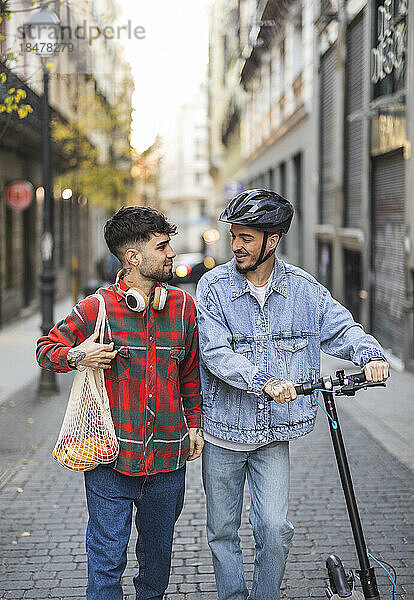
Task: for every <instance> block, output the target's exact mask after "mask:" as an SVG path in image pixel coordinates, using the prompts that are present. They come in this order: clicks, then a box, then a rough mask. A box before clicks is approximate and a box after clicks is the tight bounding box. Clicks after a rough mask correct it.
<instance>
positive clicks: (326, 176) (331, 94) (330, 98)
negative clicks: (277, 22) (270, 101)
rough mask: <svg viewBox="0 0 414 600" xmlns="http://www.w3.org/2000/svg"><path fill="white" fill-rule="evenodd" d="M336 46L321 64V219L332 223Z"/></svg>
mask: <svg viewBox="0 0 414 600" xmlns="http://www.w3.org/2000/svg"><path fill="white" fill-rule="evenodd" d="M335 63H336V46H332V48H330V49H329V50H328V51H327V52H326V53H325V54H324V55H323V56H322V57H321V64H320V86H321V87H320V136H321V137H320V187H319V218H320V222H321V223H330V222H331V217H332V213H333V202H334V198H333V187H334V186H333V178H332V171H333V165H334V160H335V153H334V141H335V131H334V117H335Z"/></svg>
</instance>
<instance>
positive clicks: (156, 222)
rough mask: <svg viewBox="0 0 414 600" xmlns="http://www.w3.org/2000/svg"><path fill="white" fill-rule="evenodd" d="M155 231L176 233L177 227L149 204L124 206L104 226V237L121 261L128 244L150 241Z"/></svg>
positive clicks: (168, 233)
mask: <svg viewBox="0 0 414 600" xmlns="http://www.w3.org/2000/svg"><path fill="white" fill-rule="evenodd" d="M154 233H166V234H167V235H170V236H171V235H175V234H176V233H177V227H176V226H175V225H173V224H172V223H169V222H168V221H167V219H166V218H165V216H164V215H163V214H162V213H160V212H158V210H155V208H150V207H149V206H122V208H120V209H119V210H118V211H117V212H116V213H115V214H114V215H113V216H112V217H111V218H110V219H108V221H107V222H106V223H105V227H104V237H105V241H106V243H107V246H108V248H109V250H110V251H111V252H112V254H114V255H115V256H116V257H117V258H119V260H120V261H121V263H122V262H123V258H124V257H123V256H122V250H123V249H124V248H125V247H126V246H132V245H134V244H142V242H148V240H150V239H151V236H152V235H153V234H154Z"/></svg>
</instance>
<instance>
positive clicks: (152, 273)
mask: <svg viewBox="0 0 414 600" xmlns="http://www.w3.org/2000/svg"><path fill="white" fill-rule="evenodd" d="M139 270H140V271H141V275H143V276H144V277H147V278H148V279H152V280H153V281H159V282H160V283H166V282H167V281H171V279H172V278H173V272H172V269H171V270H168V271H166V270H165V268H164V265H162V266H160V267H154V265H153V263H152V262H150V261H149V260H148V259H145V258H144V259H143V260H142V263H141V264H140V267H139Z"/></svg>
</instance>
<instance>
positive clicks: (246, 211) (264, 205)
mask: <svg viewBox="0 0 414 600" xmlns="http://www.w3.org/2000/svg"><path fill="white" fill-rule="evenodd" d="M293 213H294V209H293V206H292V205H291V203H290V202H289V201H288V200H286V199H285V198H283V197H282V196H280V195H279V194H277V193H276V192H272V191H271V190H263V189H254V190H246V191H245V192H242V193H241V194H238V195H237V196H236V197H235V198H233V200H230V202H229V203H228V205H227V207H226V208H225V209H224V210H223V212H222V213H221V215H220V216H219V221H223V222H224V223H234V225H245V226H246V227H252V228H253V229H258V230H259V231H263V241H262V248H261V251H260V255H259V258H258V259H257V261H256V263H255V264H254V265H253V266H252V267H250V268H249V269H248V271H255V270H256V269H257V267H258V266H259V265H261V264H262V263H264V262H265V261H266V260H267V259H268V258H270V256H272V254H274V252H275V250H276V248H273V249H272V250H270V251H269V252H268V253H267V254H266V255H265V251H266V245H267V240H268V237H269V234H271V233H278V234H279V239H280V236H281V235H282V233H287V232H288V231H289V227H290V224H291V222H292V218H293Z"/></svg>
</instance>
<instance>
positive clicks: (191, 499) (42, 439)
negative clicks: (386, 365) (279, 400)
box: [0, 377, 414, 600]
mask: <svg viewBox="0 0 414 600" xmlns="http://www.w3.org/2000/svg"><path fill="white" fill-rule="evenodd" d="M59 382H60V385H61V392H60V394H59V397H58V398H56V397H55V398H50V399H45V400H42V401H40V400H38V399H37V398H36V394H35V392H34V391H33V386H29V387H28V388H26V390H25V391H24V393H23V394H20V395H19V400H18V401H17V400H16V401H13V400H10V401H9V402H6V403H5V404H3V406H2V408H1V411H2V412H1V424H0V439H1V447H0V455H1V462H0V464H1V472H2V475H3V479H2V482H3V483H2V489H1V491H0V503H1V510H2V520H1V540H2V544H1V577H0V581H1V585H0V594H1V595H0V598H1V599H2V600H5V599H15V600H16V599H26V598H32V599H35V600H37V599H38V600H40V599H42V598H74V599H81V598H84V597H85V585H86V556H85V551H84V534H85V527H86V508H85V499H84V490H83V477H82V475H81V474H77V473H71V472H69V471H65V470H64V469H62V468H61V467H59V466H58V465H57V464H56V463H55V462H54V461H53V459H52V457H51V449H52V447H53V443H54V440H55V437H56V433H57V431H58V427H59V425H60V421H61V418H62V416H63V412H64V408H65V401H66V397H67V394H68V389H69V385H70V377H59ZM342 402H352V400H350V399H348V400H342ZM338 404H339V406H340V403H338ZM340 415H342V426H343V431H344V438H345V442H346V445H347V448H348V450H349V454H350V463H351V469H352V472H353V475H354V482H355V487H356V492H357V497H358V499H359V505H360V509H361V516H362V522H363V525H364V529H365V533H366V539H367V544H368V547H369V550H370V551H371V553H373V554H374V555H375V556H377V557H380V558H383V559H384V560H386V561H387V562H389V563H391V564H392V565H393V566H394V567H395V568H396V569H397V573H398V595H397V598H399V599H401V600H409V599H410V598H412V597H413V596H412V595H413V593H414V584H413V564H414V544H413V538H412V524H413V512H414V511H413V500H412V499H413V493H414V476H413V474H412V472H411V471H409V470H408V469H407V468H406V467H405V466H403V465H402V464H401V463H399V462H398V461H397V460H396V459H395V458H394V457H393V456H392V455H391V454H388V452H386V451H385V450H384V449H383V448H382V446H380V445H379V444H378V443H377V442H376V441H375V440H374V439H373V438H371V437H370V436H369V435H368V434H367V433H366V432H365V430H364V429H362V428H361V426H360V425H358V423H357V422H356V421H354V420H353V419H352V418H351V417H350V416H348V415H347V414H344V413H342V411H341V412H340ZM291 462H292V487H291V497H290V519H291V521H292V522H293V523H294V525H295V530H296V531H295V536H294V541H293V546H292V549H291V553H290V556H289V560H288V567H287V572H286V577H285V582H284V586H283V587H284V590H283V596H282V597H284V598H296V599H298V600H299V599H300V598H319V599H320V600H322V599H323V598H325V594H324V587H323V586H324V580H325V573H324V563H325V559H326V556H327V555H328V554H329V553H330V552H332V551H334V552H336V553H338V554H339V555H340V557H341V558H342V560H343V562H344V564H345V566H346V568H351V567H356V566H357V561H356V556H355V552H354V550H353V543H352V537H351V531H350V527H349V524H348V520H347V517H346V512H345V506H344V500H343V494H342V490H341V488H340V485H339V479H338V475H337V469H336V465H335V462H334V456H333V452H332V449H331V442H330V436H329V431H328V427H327V425H326V423H325V417H324V415H323V414H322V413H321V412H320V414H319V418H318V424H317V427H316V429H315V431H314V432H313V433H312V434H311V435H308V436H306V437H304V438H302V439H299V440H296V441H295V442H293V443H291ZM248 504H249V499H248V495H247V493H246V501H245V509H244V511H243V524H242V528H241V532H240V533H241V539H242V545H243V549H244V556H245V568H246V574H247V579H248V581H249V582H250V581H251V577H252V571H253V564H252V557H253V539H252V536H251V533H250V526H249V524H248V511H247V508H248ZM409 536H411V539H410V538H409ZM134 540H135V536H134V535H133V537H132V538H131V543H130V551H129V563H128V566H127V569H126V572H125V576H124V591H125V598H128V599H129V600H133V598H134V593H133V586H132V576H133V574H134V573H135V570H136V562H135V560H134ZM376 573H377V578H378V581H379V585H380V589H381V593H382V595H381V598H383V599H384V600H388V599H389V598H391V596H392V595H391V585H390V583H389V582H388V580H387V578H386V576H385V575H383V574H382V572H381V569H376ZM167 597H168V599H169V600H195V599H197V600H208V599H210V598H216V597H217V594H216V591H215V583H214V576H213V572H212V564H211V558H210V553H209V549H208V546H207V542H206V536H205V504H204V494H203V490H202V485H201V461H197V462H196V463H192V464H189V468H188V471H187V494H186V502H185V507H184V510H183V513H182V515H181V517H180V519H179V521H178V524H177V527H176V534H175V544H174V555H173V567H172V575H171V583H170V586H169V589H168V594H167ZM268 600H270V599H268Z"/></svg>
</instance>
